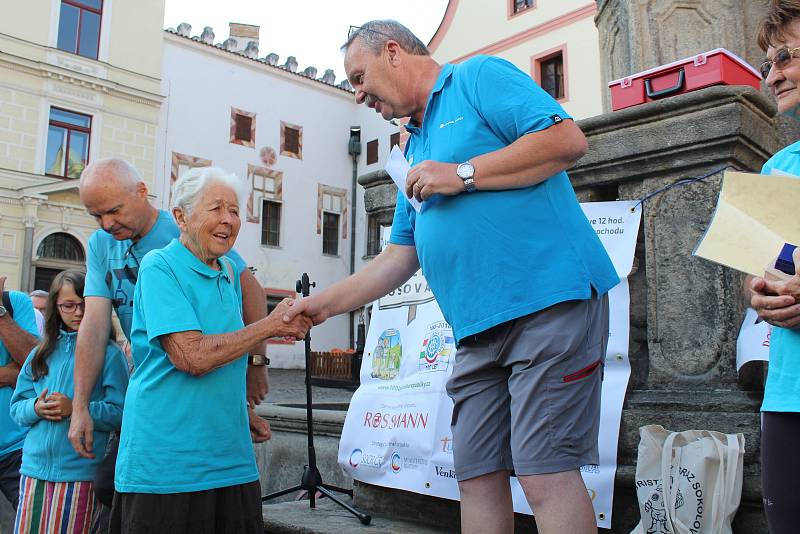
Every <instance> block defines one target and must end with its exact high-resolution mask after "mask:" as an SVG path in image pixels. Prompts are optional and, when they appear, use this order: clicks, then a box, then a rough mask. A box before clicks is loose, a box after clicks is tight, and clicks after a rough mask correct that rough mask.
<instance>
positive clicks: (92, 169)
mask: <svg viewBox="0 0 800 534" xmlns="http://www.w3.org/2000/svg"><path fill="white" fill-rule="evenodd" d="M141 182H142V175H141V174H139V171H137V170H136V167H134V166H133V165H131V164H130V163H128V162H127V161H125V160H124V159H117V158H106V159H101V160H98V161H95V162H93V163H90V164H89V165H88V166H87V167H86V168H85V169H84V170H83V172H82V173H81V179H80V183H79V186H78V187H79V188H80V190H81V191H83V190H84V189H92V188H93V187H95V186H98V185H103V186H117V187H119V188H121V189H123V190H124V191H129V192H131V193H133V192H135V191H136V186H137V185H138V184H139V183H141Z"/></svg>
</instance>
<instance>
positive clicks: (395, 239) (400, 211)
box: [389, 189, 414, 246]
mask: <svg viewBox="0 0 800 534" xmlns="http://www.w3.org/2000/svg"><path fill="white" fill-rule="evenodd" d="M409 207H410V204H409V202H408V199H407V198H406V196H405V194H403V192H402V191H400V190H399V189H398V190H397V203H396V204H395V207H394V218H393V219H392V235H391V236H390V237H389V242H390V243H392V244H393V245H412V246H413V245H414V230H413V229H412V228H411V221H409V219H408V209H409ZM411 209H413V208H411Z"/></svg>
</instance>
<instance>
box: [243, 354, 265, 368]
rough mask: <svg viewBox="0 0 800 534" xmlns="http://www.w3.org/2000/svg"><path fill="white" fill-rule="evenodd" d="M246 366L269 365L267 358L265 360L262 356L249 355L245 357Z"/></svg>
mask: <svg viewBox="0 0 800 534" xmlns="http://www.w3.org/2000/svg"><path fill="white" fill-rule="evenodd" d="M247 365H256V366H262V365H269V358H267V357H266V356H265V355H264V354H250V355H249V356H248V357H247Z"/></svg>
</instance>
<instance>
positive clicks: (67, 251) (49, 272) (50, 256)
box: [33, 232, 86, 291]
mask: <svg viewBox="0 0 800 534" xmlns="http://www.w3.org/2000/svg"><path fill="white" fill-rule="evenodd" d="M85 261H86V254H85V253H84V251H83V246H82V245H81V243H80V241H78V240H77V239H76V238H74V237H73V236H71V235H69V234H67V233H64V232H56V233H54V234H50V235H49V236H47V237H45V238H44V239H43V240H42V242H41V243H39V247H38V248H37V249H36V258H35V261H34V266H35V271H34V274H33V289H42V290H44V291H49V290H50V284H51V283H52V282H53V278H55V277H56V275H57V274H58V273H60V272H61V271H63V270H65V269H78V270H81V271H85V270H86V264H85Z"/></svg>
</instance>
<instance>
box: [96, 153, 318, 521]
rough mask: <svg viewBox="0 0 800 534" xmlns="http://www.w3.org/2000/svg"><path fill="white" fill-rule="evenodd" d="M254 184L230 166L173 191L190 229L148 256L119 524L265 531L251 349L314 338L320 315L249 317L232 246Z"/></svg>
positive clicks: (125, 426)
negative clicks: (313, 319) (252, 412)
mask: <svg viewBox="0 0 800 534" xmlns="http://www.w3.org/2000/svg"><path fill="white" fill-rule="evenodd" d="M243 193H244V191H243V183H242V182H241V181H240V180H238V179H237V178H236V177H235V176H233V175H230V174H228V173H226V172H225V171H223V170H221V169H217V168H202V169H193V170H191V171H189V172H187V173H186V174H185V175H184V176H183V177H182V178H180V179H179V180H178V182H177V183H176V184H175V188H174V193H173V199H174V204H175V207H174V208H173V210H172V213H173V216H174V217H175V221H176V223H177V225H178V228H179V229H180V238H179V239H175V240H173V241H172V242H171V243H170V244H169V245H167V246H166V247H164V248H163V249H160V250H154V251H152V252H150V253H148V254H147V255H146V256H145V257H144V259H143V260H142V264H141V267H140V269H139V281H138V283H137V285H136V292H135V296H134V313H133V326H132V332H131V343H132V347H133V359H134V362H135V364H136V370H135V371H134V373H133V375H132V377H131V380H130V385H129V387H128V395H127V397H126V404H125V412H124V414H123V419H122V433H121V441H120V446H119V456H118V458H117V465H116V476H115V486H116V490H117V495H116V496H115V497H114V505H113V508H112V514H111V515H112V517H111V530H112V532H120V533H131V534H139V533H151V532H175V533H178V532H187V533H188V532H191V533H193V534H195V533H197V534H201V533H205V532H208V533H212V532H213V533H237V534H241V533H250V532H252V533H256V532H258V533H259V534H260V533H262V532H263V520H262V515H261V492H260V485H259V474H258V469H257V467H256V462H255V456H254V453H253V447H252V444H251V442H250V432H249V427H248V416H247V404H246V399H245V387H244V386H245V375H246V367H247V358H246V357H245V356H244V355H245V353H246V351H247V350H248V349H249V348H250V347H252V346H253V345H255V344H256V343H258V342H260V341H263V340H264V339H266V338H270V337H290V338H302V337H303V336H304V335H305V333H306V331H307V330H308V328H309V327H310V325H311V323H310V321H309V320H308V319H306V318H304V317H303V318H300V319H299V320H297V321H293V322H291V323H285V322H284V321H283V315H284V313H285V311H286V309H287V308H288V300H285V301H284V302H282V303H281V304H280V305H279V306H278V307H277V309H276V310H275V311H273V313H272V314H270V315H269V316H268V317H265V318H264V319H262V320H260V321H258V322H255V323H253V324H250V325H248V326H247V327H245V326H244V322H243V321H242V312H241V309H242V302H241V300H242V294H241V287H240V285H239V273H238V272H236V271H237V267H236V266H235V265H234V263H233V262H232V261H230V260H229V259H228V258H227V257H225V254H226V253H227V252H228V251H229V250H230V249H231V247H232V246H233V243H234V242H235V241H236V236H237V234H238V233H239V227H240V225H241V220H240V218H239V208H240V205H241V203H240V200H241V199H242V197H243Z"/></svg>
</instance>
